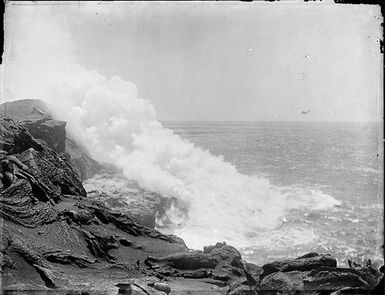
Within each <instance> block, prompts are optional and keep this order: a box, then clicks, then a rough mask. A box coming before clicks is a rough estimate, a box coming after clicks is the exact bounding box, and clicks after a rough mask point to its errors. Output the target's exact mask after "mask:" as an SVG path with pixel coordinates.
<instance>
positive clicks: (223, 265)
mask: <svg viewBox="0 0 385 295" xmlns="http://www.w3.org/2000/svg"><path fill="white" fill-rule="evenodd" d="M145 262H146V264H147V265H148V266H149V267H150V268H151V269H154V271H155V272H157V273H160V274H162V275H165V276H174V277H184V278H193V279H209V280H206V281H208V282H210V283H212V284H216V285H218V286H221V285H222V286H223V283H225V285H226V284H230V283H231V284H233V285H234V286H235V287H236V286H240V285H245V286H255V285H256V284H257V282H259V274H260V273H261V272H262V270H261V269H260V268H259V267H258V266H256V265H253V264H251V263H246V262H245V261H243V260H242V257H241V254H240V253H239V252H238V250H236V249H235V248H234V247H232V246H229V245H226V243H217V244H216V245H214V246H207V247H205V248H204V252H203V253H202V252H199V251H195V252H190V253H178V254H173V255H169V256H166V257H159V258H157V257H152V256H149V257H148V258H147V260H146V261H145ZM235 287H234V288H235ZM246 289H247V290H249V288H246ZM238 291H239V292H240V290H238ZM234 294H237V293H234ZM239 294H241V293H239Z"/></svg>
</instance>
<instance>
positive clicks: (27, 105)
mask: <svg viewBox="0 0 385 295" xmlns="http://www.w3.org/2000/svg"><path fill="white" fill-rule="evenodd" d="M0 116H1V117H3V118H6V119H13V120H15V121H18V122H20V123H22V124H23V125H24V126H25V127H26V129H27V130H28V131H29V132H30V134H31V135H32V136H33V137H35V138H36V139H41V140H44V141H45V142H46V143H47V144H48V146H49V147H50V148H52V149H53V150H55V151H56V152H58V153H63V154H66V156H67V158H68V160H69V161H70V162H71V164H72V165H73V167H74V168H75V170H76V172H77V173H78V174H79V175H80V177H81V179H82V180H84V179H87V178H89V177H91V176H92V175H94V174H95V173H96V172H98V171H99V170H100V169H101V165H100V164H99V163H98V162H96V161H95V160H94V159H92V158H91V157H90V155H89V154H88V153H87V151H86V150H85V149H84V148H83V147H81V146H80V145H79V144H77V143H76V141H74V140H73V139H71V138H69V137H68V134H67V133H66V129H65V127H66V122H64V121H59V120H55V119H54V118H53V116H52V114H51V111H50V108H49V106H48V105H47V104H46V103H45V102H43V101H42V100H39V99H22V100H17V101H12V102H6V103H3V104H1V105H0Z"/></svg>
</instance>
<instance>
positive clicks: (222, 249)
mask: <svg viewBox="0 0 385 295" xmlns="http://www.w3.org/2000/svg"><path fill="white" fill-rule="evenodd" d="M0 114H1V118H0V130H1V131H0V132H1V136H0V149H1V150H2V151H1V152H2V154H1V157H2V167H3V166H4V167H3V168H2V174H3V181H2V184H1V187H0V190H1V196H0V203H1V206H0V216H1V222H2V227H1V231H2V232H1V236H2V239H1V248H0V257H1V259H0V260H1V277H2V280H1V290H2V294H83V295H85V294H233V295H235V294H383V274H382V273H381V272H383V267H382V268H381V272H380V270H378V269H377V268H376V267H375V266H373V265H371V263H370V261H368V262H367V264H366V265H357V264H351V265H349V266H348V267H346V268H343V267H337V262H336V259H335V258H333V257H332V256H331V255H329V254H321V253H308V254H306V255H303V256H301V257H298V258H293V259H288V260H283V261H274V262H271V263H268V264H265V265H263V266H257V265H254V264H252V263H248V262H246V261H244V260H243V259H242V257H241V254H240V253H239V251H238V250H237V249H235V248H234V247H232V246H230V245H227V244H225V243H217V244H216V245H211V246H207V247H204V249H203V251H198V250H191V249H188V248H187V247H186V245H185V243H184V242H183V240H181V239H180V238H178V237H176V236H173V235H165V234H162V233H160V232H159V231H157V230H155V229H154V227H155V214H156V211H157V210H156V207H157V206H159V204H161V199H159V200H160V201H159V202H158V203H157V201H156V202H154V201H153V200H154V198H152V199H151V198H150V197H151V196H152V195H148V193H146V192H143V191H141V190H140V189H139V188H136V190H134V191H133V192H132V194H136V196H138V195H139V196H141V194H147V195H146V197H148V200H151V201H149V206H142V207H140V206H139V205H138V204H137V203H135V202H132V203H131V205H129V206H128V207H130V206H131V207H132V208H128V209H127V210H117V209H116V208H115V207H116V206H110V205H111V202H116V200H113V199H111V198H104V199H103V198H99V197H98V194H100V192H98V191H95V192H92V193H87V192H86V190H85V188H84V187H83V183H82V181H84V180H85V179H87V178H89V177H91V176H92V175H93V174H95V173H96V172H101V171H102V169H103V167H102V165H100V164H99V163H97V162H96V161H94V160H93V159H92V158H91V157H90V156H89V155H88V154H87V153H86V152H85V151H84V150H83V149H82V148H81V147H79V146H78V145H77V144H76V142H75V141H74V140H72V139H69V138H68V137H67V135H66V130H65V125H66V123H65V122H62V121H57V120H54V119H53V118H52V117H51V115H50V114H49V113H48V111H47V109H46V108H45V106H44V104H43V103H42V102H41V101H38V100H23V101H18V102H12V103H6V104H3V105H2V106H0ZM3 163H5V164H3ZM7 165H8V166H7ZM10 166H11V167H12V169H13V171H12V174H13V178H12V179H9V180H7V181H4V179H5V178H6V177H7V176H4V175H6V173H4V171H5V170H6V169H8V168H7V167H10ZM154 197H159V196H154ZM159 198H160V197H159ZM106 199H107V200H109V201H106ZM155 199H156V198H155ZM109 202H110V203H109ZM123 205H124V204H123ZM139 207H140V208H139ZM147 207H148V208H149V209H148V210H147V209H146V208H147ZM381 284H382V285H381ZM378 292H379V293H378Z"/></svg>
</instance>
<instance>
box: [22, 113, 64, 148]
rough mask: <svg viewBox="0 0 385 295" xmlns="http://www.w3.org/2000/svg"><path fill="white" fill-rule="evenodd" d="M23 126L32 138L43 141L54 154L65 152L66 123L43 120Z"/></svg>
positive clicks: (29, 122) (28, 122) (26, 123)
mask: <svg viewBox="0 0 385 295" xmlns="http://www.w3.org/2000/svg"><path fill="white" fill-rule="evenodd" d="M24 124H25V126H26V127H27V129H28V131H29V132H30V133H31V134H32V136H34V137H35V138H39V139H42V140H44V141H45V142H46V143H47V144H48V145H49V146H50V147H52V149H53V150H55V151H56V152H58V153H63V152H64V151H65V139H66V130H65V126H66V122H64V121H57V120H52V119H49V118H44V119H41V120H36V121H26V122H24Z"/></svg>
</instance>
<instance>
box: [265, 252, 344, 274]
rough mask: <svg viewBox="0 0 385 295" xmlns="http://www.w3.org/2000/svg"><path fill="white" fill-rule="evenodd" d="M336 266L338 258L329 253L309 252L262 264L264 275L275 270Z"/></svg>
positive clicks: (284, 270) (285, 270)
mask: <svg viewBox="0 0 385 295" xmlns="http://www.w3.org/2000/svg"><path fill="white" fill-rule="evenodd" d="M323 266H328V267H336V266H337V260H336V259H335V258H334V257H332V256H331V255H329V254H318V253H309V254H306V255H303V256H301V257H297V258H295V259H287V260H282V261H274V262H271V263H268V264H265V265H263V266H262V269H263V274H262V276H263V277H265V276H268V275H269V274H271V273H274V272H278V271H280V272H289V271H308V270H312V269H316V268H319V267H323Z"/></svg>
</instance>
